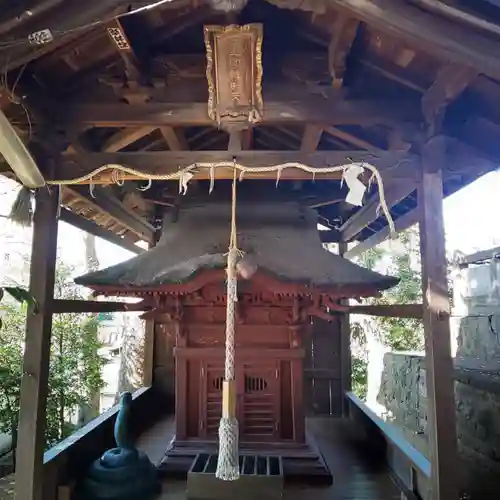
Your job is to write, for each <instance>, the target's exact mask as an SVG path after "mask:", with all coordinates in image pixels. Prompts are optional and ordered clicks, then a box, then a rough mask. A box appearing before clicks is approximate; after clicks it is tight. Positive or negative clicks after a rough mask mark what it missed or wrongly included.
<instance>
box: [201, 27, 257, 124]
mask: <svg viewBox="0 0 500 500" xmlns="http://www.w3.org/2000/svg"><path fill="white" fill-rule="evenodd" d="M204 33H205V47H206V53H207V81H208V91H209V97H208V114H209V116H210V118H211V119H212V120H215V121H217V122H218V123H219V125H221V126H222V127H224V128H226V129H227V128H231V129H234V128H246V127H247V126H248V123H256V122H258V121H260V120H261V118H262V113H263V102H262V88H261V87H262V25H261V24H247V25H244V26H237V25H230V26H205V29H204Z"/></svg>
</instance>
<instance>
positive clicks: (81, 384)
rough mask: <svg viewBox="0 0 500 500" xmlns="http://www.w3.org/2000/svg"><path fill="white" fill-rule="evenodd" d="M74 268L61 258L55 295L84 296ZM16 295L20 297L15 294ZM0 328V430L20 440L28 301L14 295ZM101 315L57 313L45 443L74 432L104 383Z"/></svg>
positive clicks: (53, 442) (8, 303) (51, 360)
mask: <svg viewBox="0 0 500 500" xmlns="http://www.w3.org/2000/svg"><path fill="white" fill-rule="evenodd" d="M70 277H71V268H69V267H68V266H66V265H64V264H62V263H59V265H58V267H57V275H56V286H55V293H54V294H55V297H56V298H64V299H83V298H84V296H83V294H81V292H80V290H79V289H78V287H76V286H75V285H74V284H72V282H71V281H70ZM15 298H16V299H17V297H15ZM2 316H3V323H4V325H3V329H2V330H0V387H2V391H0V431H3V432H11V433H12V435H13V441H14V442H15V437H16V432H17V420H18V412H19V396H20V386H21V377H22V361H23V346H24V335H25V319H26V305H25V304H19V303H16V302H15V301H12V302H4V303H3V304H2ZM97 326H98V321H97V318H95V317H92V316H89V315H87V314H60V315H55V316H54V318H53V322H52V338H51V351H50V369H49V370H50V371H49V393H48V399H47V419H46V433H45V438H46V446H47V447H50V446H52V445H53V444H55V443H57V442H58V441H60V440H61V439H63V438H65V437H66V436H68V435H69V434H71V433H72V432H73V430H74V425H72V424H71V423H70V421H71V417H72V416H74V415H75V414H76V412H77V411H78V408H79V407H81V406H83V405H88V404H89V403H90V401H91V397H92V394H94V393H95V391H96V390H99V389H101V388H102V387H103V385H104V381H103V379H102V377H101V372H102V367H103V365H104V363H105V360H104V358H103V357H101V356H100V355H98V354H97V351H98V349H99V347H100V344H99V342H98V341H97Z"/></svg>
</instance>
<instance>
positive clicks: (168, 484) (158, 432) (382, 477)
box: [138, 418, 401, 500]
mask: <svg viewBox="0 0 500 500" xmlns="http://www.w3.org/2000/svg"><path fill="white" fill-rule="evenodd" d="M308 428H309V430H310V432H311V433H312V434H313V435H314V436H315V438H316V442H317V443H318V446H319V447H320V449H321V452H322V454H323V457H324V459H325V461H326V462H327V464H328V467H329V468H330V471H331V473H332V476H333V484H332V485H331V486H327V487H325V486H324V487H315V488H311V487H299V486H298V485H288V486H287V487H286V489H285V496H284V498H285V500H302V499H305V498H314V499H315V500H333V499H335V500H400V498H401V494H400V491H399V490H398V488H397V487H396V485H395V484H394V483H393V482H392V480H391V478H390V476H389V474H388V472H387V470H386V469H385V467H384V466H383V465H378V466H377V465H375V464H374V463H373V460H370V459H369V457H367V456H366V453H363V450H362V449H361V450H360V449H357V447H356V446H354V445H353V442H352V441H351V437H354V434H353V430H352V428H351V424H350V422H349V421H344V420H341V419H336V418H314V419H310V420H309V421H308ZM173 434H174V424H173V421H172V420H165V421H162V422H159V423H158V424H156V425H155V426H154V427H153V428H152V429H150V430H149V431H148V432H147V433H145V434H143V435H142V436H141V438H140V441H139V443H138V444H139V447H140V448H141V449H142V450H143V451H145V452H146V453H148V454H149V456H150V458H151V460H152V461H153V463H156V464H158V463H159V462H160V461H161V460H162V458H163V456H164V453H165V450H166V447H167V446H168V443H169V442H170V441H171V439H172V437H173ZM185 495H186V482H185V481H181V480H165V481H164V483H163V494H162V495H161V497H160V500H181V499H182V500H184V499H185Z"/></svg>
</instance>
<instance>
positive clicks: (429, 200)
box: [418, 140, 460, 500]
mask: <svg viewBox="0 0 500 500" xmlns="http://www.w3.org/2000/svg"><path fill="white" fill-rule="evenodd" d="M444 148H445V146H444V144H443V142H441V141H439V140H431V141H429V143H427V144H426V145H425V146H424V148H423V151H422V182H421V185H420V189H419V191H418V193H419V194H418V199H419V209H420V252H421V260H422V287H423V303H424V317H423V319H424V332H425V350H426V372H427V373H426V378H427V397H428V404H429V424H430V425H429V429H430V451H431V463H432V479H431V484H432V499H433V500H454V499H458V485H457V483H458V481H457V479H458V477H460V474H458V477H457V471H458V469H457V466H458V463H457V435H456V428H455V400H454V385H453V362H452V358H451V347H450V325H449V314H450V302H449V297H448V283H447V272H446V254H445V235H444V223H443V182H442V172H441V171H442V168H443V166H444V165H443V163H444V160H445V158H446V151H445V149H444Z"/></svg>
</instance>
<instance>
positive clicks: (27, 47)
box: [0, 0, 145, 72]
mask: <svg viewBox="0 0 500 500" xmlns="http://www.w3.org/2000/svg"><path fill="white" fill-rule="evenodd" d="M144 3H145V2H144V1H142V2H141V0H135V1H125V0H107V1H106V2H103V1H99V0H87V1H85V2H62V3H61V5H58V6H56V7H57V8H55V9H53V13H51V14H52V15H51V16H50V29H51V31H52V33H56V34H57V33H59V34H58V35H57V36H56V37H55V38H54V40H53V41H52V42H51V43H45V44H41V45H37V46H35V47H34V46H33V45H32V44H30V43H28V39H27V33H26V29H25V27H24V26H20V29H19V30H16V29H14V30H12V32H11V33H10V34H11V36H12V37H13V38H15V39H23V38H25V39H26V43H25V44H17V45H15V46H13V47H12V48H11V49H9V50H5V51H3V53H2V54H0V67H1V68H2V70H3V71H6V72H7V71H10V70H12V69H15V68H19V67H20V66H22V65H23V64H28V63H29V62H30V61H33V60H34V59H36V58H38V57H40V56H42V55H43V54H46V53H48V52H52V51H53V50H55V49H56V48H57V47H60V46H61V45H64V44H66V43H68V42H70V41H71V40H73V39H75V38H79V37H81V36H82V35H84V34H85V32H89V31H92V30H93V29H95V26H92V25H91V24H92V22H93V21H97V20H101V19H103V18H104V17H105V16H106V15H109V13H110V12H111V11H112V12H114V14H115V15H116V14H119V13H120V12H124V11H126V10H127V9H129V8H130V7H131V5H132V6H133V5H134V4H135V5H140V4H142V5H144ZM30 17H31V19H30V22H29V32H30V33H34V32H36V31H41V30H45V29H47V28H48V27H49V26H47V16H46V15H40V16H30ZM75 26H89V28H88V29H86V30H75V29H74V28H75ZM61 33H66V34H65V35H61Z"/></svg>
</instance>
